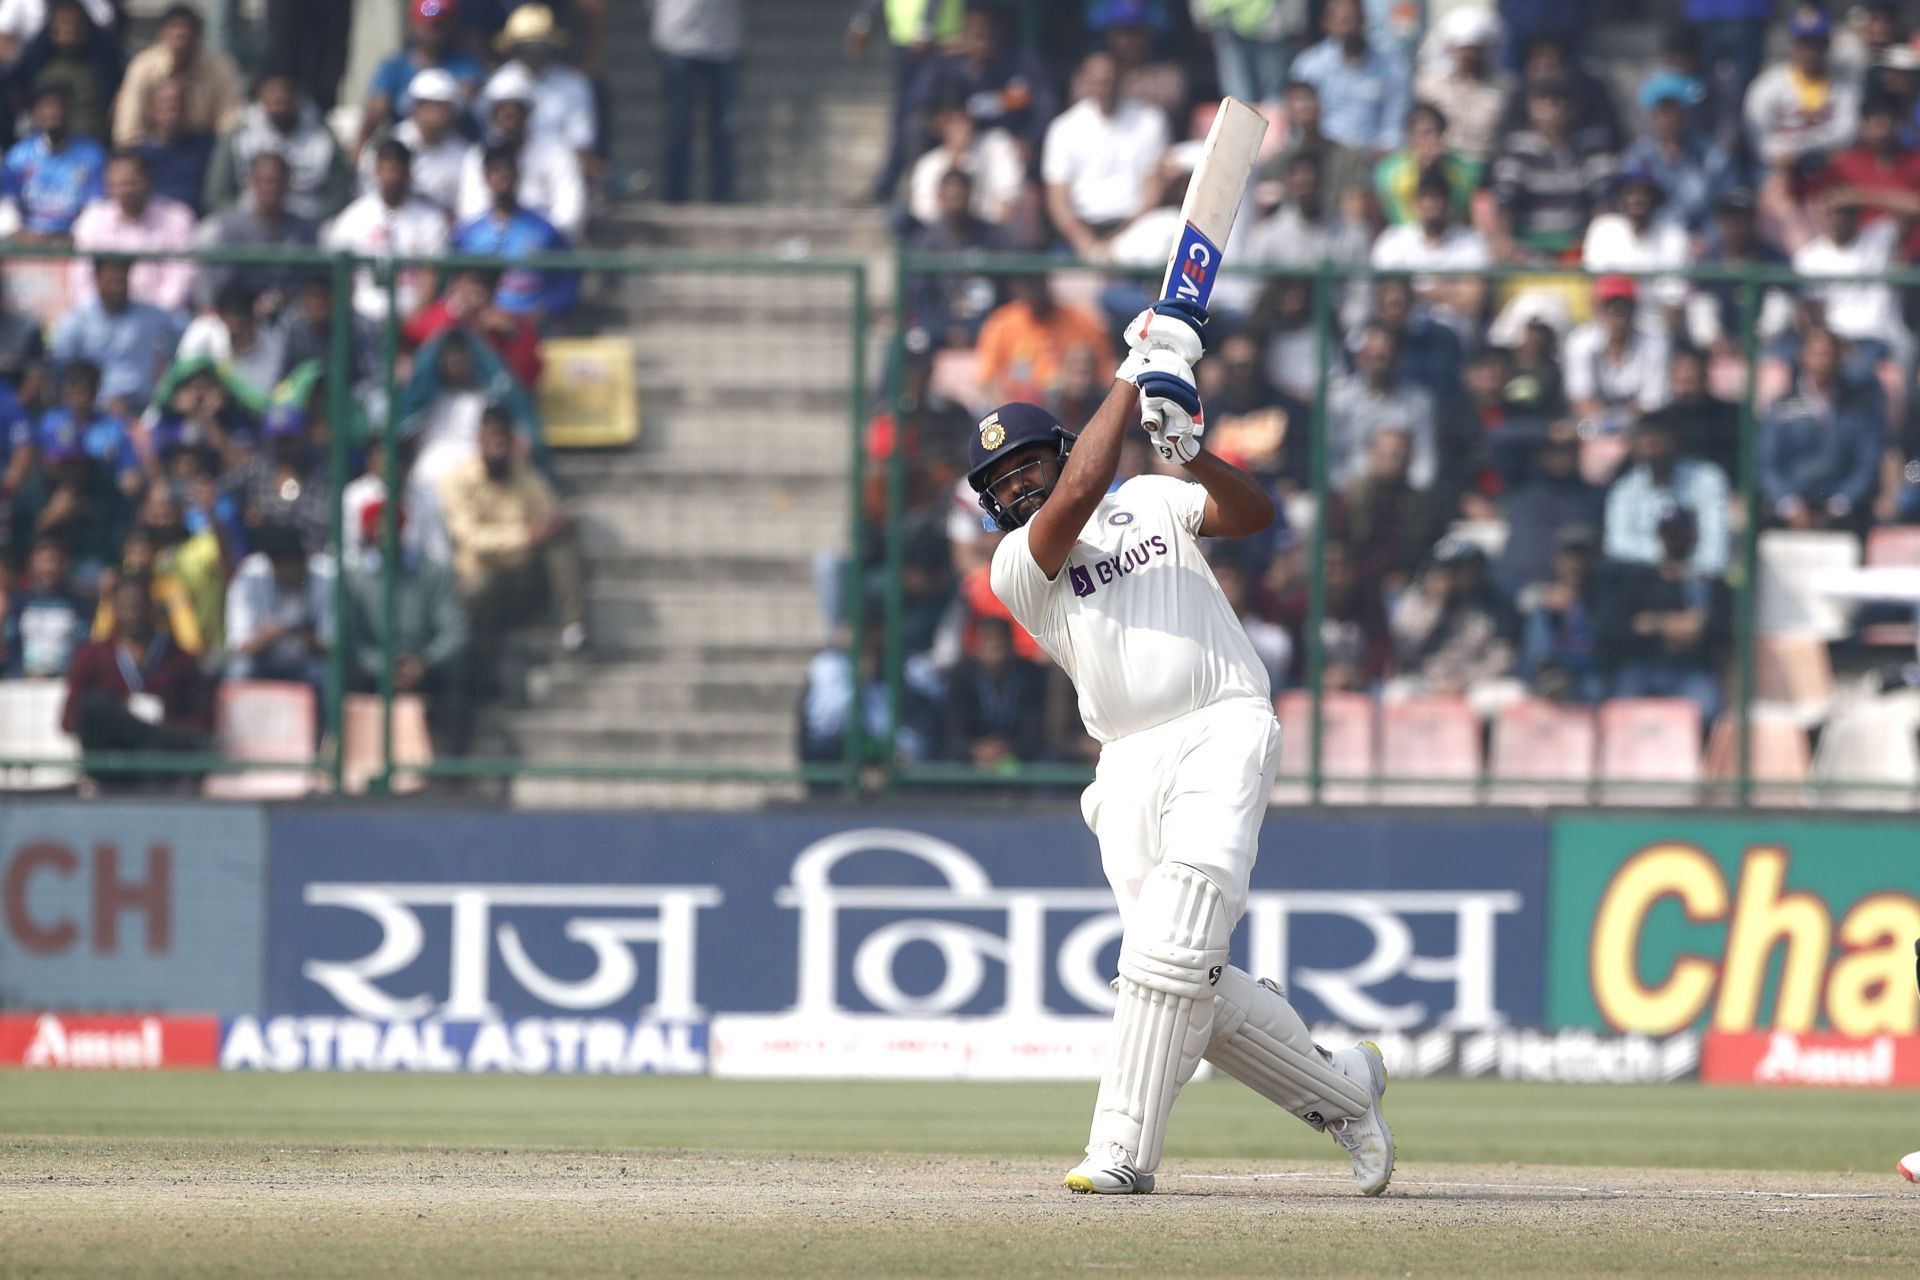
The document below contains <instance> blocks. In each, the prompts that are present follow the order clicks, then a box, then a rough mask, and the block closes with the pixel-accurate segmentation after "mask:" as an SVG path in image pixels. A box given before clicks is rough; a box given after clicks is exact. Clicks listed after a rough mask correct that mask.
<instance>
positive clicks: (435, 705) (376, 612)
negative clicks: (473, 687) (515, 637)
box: [340, 450, 473, 755]
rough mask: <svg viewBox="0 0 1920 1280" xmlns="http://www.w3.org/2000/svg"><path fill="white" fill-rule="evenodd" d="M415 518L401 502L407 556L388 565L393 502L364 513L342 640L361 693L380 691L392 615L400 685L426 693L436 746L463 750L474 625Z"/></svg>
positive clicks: (350, 567) (351, 681)
mask: <svg viewBox="0 0 1920 1280" xmlns="http://www.w3.org/2000/svg"><path fill="white" fill-rule="evenodd" d="M373 452H376V453H377V452H380V451H379V450H374V451H373ZM411 518H412V512H411V511H410V510H409V509H408V506H407V504H406V503H405V502H403V503H401V505H400V508H399V510H398V511H396V512H395V513H394V519H395V522H396V523H397V524H398V526H399V530H400V534H401V537H400V555H399V557H398V558H397V563H387V562H386V561H385V558H384V557H383V556H382V554H381V542H382V538H383V536H384V535H383V532H382V531H383V530H384V528H385V520H386V501H385V500H384V499H383V500H381V501H378V502H372V503H369V504H368V505H367V506H366V507H365V508H364V509H363V510H362V511H361V513H360V528H359V536H360V545H361V547H362V548H363V549H362V551H361V553H360V555H359V557H358V558H356V559H354V560H352V561H349V562H348V564H347V575H346V586H347V615H346V618H345V620H344V625H343V626H342V627H341V628H340V631H341V635H340V642H341V644H343V645H344V646H346V651H347V687H348V688H349V689H350V690H352V691H353V692H355V693H374V692H377V691H378V690H379V689H380V685H381V680H382V675H383V673H384V672H385V670H386V666H387V627H388V619H389V618H391V620H392V622H391V625H392V628H393V635H392V648H393V654H394V664H393V687H394V690H395V691H396V692H398V693H410V694H416V695H418V696H420V697H421V698H422V699H423V700H424V701H425V703H426V712H427V728H428V730H429V732H430V733H431V734H432V736H433V740H434V745H435V747H436V748H437V749H438V750H440V751H442V752H445V753H448V754H451V755H460V754H462V753H463V752H464V751H465V750H466V747H467V738H468V732H469V729H470V727H471V716H470V706H469V703H468V698H467V690H468V684H467V649H468V646H469V644H470V643H471V641H472V636H473V633H472V632H471V631H470V630H469V629H468V627H467V615H466V610H465V609H463V608H462V607H461V605H460V589H459V586H458V584H457V583H456V582H455V580H454V576H453V572H452V570H451V569H449V568H448V567H447V566H446V565H444V564H441V563H439V562H437V561H434V560H431V559H428V558H426V557H424V556H421V555H419V554H417V553H416V552H415V551H414V550H413V548H412V546H411V545H410V544H409V542H408V540H407V537H406V528H407V522H408V521H409V520H410V519H411ZM389 584H391V586H389ZM389 591H391V593H392V595H391V598H392V601H393V609H392V612H391V613H389V612H388V609H387V601H388V599H389V594H388V593H389Z"/></svg>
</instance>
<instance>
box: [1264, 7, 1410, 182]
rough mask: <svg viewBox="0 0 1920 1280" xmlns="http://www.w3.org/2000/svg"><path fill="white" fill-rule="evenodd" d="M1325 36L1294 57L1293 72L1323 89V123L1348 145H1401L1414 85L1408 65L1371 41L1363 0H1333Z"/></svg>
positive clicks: (1374, 148) (1379, 148)
mask: <svg viewBox="0 0 1920 1280" xmlns="http://www.w3.org/2000/svg"><path fill="white" fill-rule="evenodd" d="M1321 27H1322V29H1323V30H1325V31H1326V33H1327V38H1326V39H1324V40H1322V41H1321V42H1320V43H1319V44H1316V45H1314V46H1313V47H1312V48H1310V49H1308V50H1306V51H1305V52H1304V53H1302V54H1301V55H1300V56H1299V57H1297V58H1295V59H1294V60H1293V78H1294V79H1295V80H1304V81H1306V82H1307V83H1308V84H1310V85H1312V86H1313V87H1314V88H1315V89H1317V90H1318V91H1319V93H1320V129H1321V132H1323V133H1325V134H1326V135H1327V136H1328V137H1329V138H1332V139H1333V140H1334V141H1335V142H1337V143H1339V144H1340V145H1342V146H1346V147H1357V148H1359V149H1360V150H1363V151H1371V152H1375V153H1377V154H1384V153H1385V152H1388V151H1392V150H1394V149H1395V148H1396V147H1398V146H1399V145H1400V142H1401V138H1402V133H1403V129H1404V122H1405V120H1406V116H1407V108H1408V107H1410V106H1411V105H1412V88H1411V86H1410V84H1409V82H1408V73H1407V68H1406V67H1405V66H1403V65H1402V64H1401V63H1399V62H1397V61H1395V60H1394V59H1393V58H1390V57H1388V56H1387V55H1386V54H1384V53H1382V52H1380V51H1379V50H1378V49H1375V48H1373V47H1372V46H1371V45H1369V44H1368V43H1367V26H1366V22H1365V20H1364V18H1363V15H1362V14H1361V12H1360V0H1330V3H1329V4H1328V5H1327V10H1326V14H1325V15H1324V17H1323V18H1322V20H1321Z"/></svg>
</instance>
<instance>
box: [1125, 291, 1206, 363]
mask: <svg viewBox="0 0 1920 1280" xmlns="http://www.w3.org/2000/svg"><path fill="white" fill-rule="evenodd" d="M1206 324H1207V310H1206V308H1205V307H1202V306H1200V305H1198V304H1197V303H1192V302H1156V303H1154V304H1153V305H1152V306H1150V307H1148V308H1147V309H1146V310H1145V311H1142V312H1141V313H1140V314H1139V315H1137V316H1135V317H1134V318H1133V319H1132V320H1130V321H1128V322H1127V349H1128V350H1129V351H1171V352H1173V353H1174V354H1175V355H1177V356H1179V357H1180V358H1181V359H1182V360H1185V361H1186V362H1187V363H1188V364H1190V365H1191V364H1198V363H1199V362H1200V357H1201V356H1203V355H1205V354H1206V352H1207V340H1206V335H1205V333H1203V332H1202V331H1203V330H1204V329H1205V328H1206Z"/></svg>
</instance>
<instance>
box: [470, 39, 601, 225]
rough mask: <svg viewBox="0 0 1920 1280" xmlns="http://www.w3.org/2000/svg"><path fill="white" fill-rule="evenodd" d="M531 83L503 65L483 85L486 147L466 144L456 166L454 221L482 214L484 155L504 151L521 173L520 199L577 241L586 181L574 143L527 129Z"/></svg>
mask: <svg viewBox="0 0 1920 1280" xmlns="http://www.w3.org/2000/svg"><path fill="white" fill-rule="evenodd" d="M532 117H533V82H532V81H531V80H530V79H529V78H528V77H527V75H526V73H525V72H524V71H523V70H521V69H519V68H515V67H502V68H501V69H500V71H499V73H498V74H497V75H495V76H494V78H493V79H492V80H491V81H489V82H488V84H487V145H486V146H477V147H469V148H468V149H467V154H466V158H465V160H463V161H462V162H461V167H460V203H459V207H458V208H457V209H456V210H455V211H454V222H455V224H456V225H458V224H461V223H465V222H469V221H471V220H473V219H475V218H478V217H481V216H483V215H484V214H485V213H486V212H487V210H488V209H489V208H491V207H492V205H493V195H492V193H491V192H490V191H489V189H488V187H487V174H486V163H485V162H486V157H487V154H488V152H489V151H490V150H493V149H504V150H505V151H507V152H508V153H509V154H510V155H511V156H512V159H513V161H514V164H515V166H516V167H517V169H518V170H519V173H520V189H519V198H520V203H521V204H522V205H523V206H525V207H526V208H528V209H531V210H532V211H533V212H535V213H537V214H539V215H540V216H541V217H543V218H545V219H546V220H547V221H548V222H551V223H552V224H553V225H554V226H555V227H557V228H559V230H560V233H561V234H562V235H564V236H566V237H567V238H568V239H570V240H577V239H579V238H580V235H581V233H582V232H583V231H585V229H586V225H587V182H586V177H585V174H584V172H583V171H582V169H581V167H580V157H579V155H578V153H576V152H575V151H574V150H573V148H572V147H569V146H567V145H565V144H564V143H560V142H555V141H554V140H553V139H551V138H541V137H535V136H534V135H533V134H532V133H531V131H530V130H529V127H528V125H529V121H530V120H531V119H532Z"/></svg>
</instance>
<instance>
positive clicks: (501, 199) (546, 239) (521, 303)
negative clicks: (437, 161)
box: [421, 145, 580, 324]
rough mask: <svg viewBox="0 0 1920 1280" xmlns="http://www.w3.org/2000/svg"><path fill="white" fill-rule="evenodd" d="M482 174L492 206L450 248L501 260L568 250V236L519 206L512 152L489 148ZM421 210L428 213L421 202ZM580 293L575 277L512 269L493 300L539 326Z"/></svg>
mask: <svg viewBox="0 0 1920 1280" xmlns="http://www.w3.org/2000/svg"><path fill="white" fill-rule="evenodd" d="M485 171H486V178H487V190H488V192H489V194H490V195H491V196H492V204H491V205H490V206H489V208H488V209H487V211H486V212H485V213H483V214H481V215H480V216H479V217H477V218H474V219H473V220H471V221H470V222H468V223H466V224H465V225H464V226H462V227H461V228H460V229H459V230H458V231H456V232H455V233H454V236H453V244H454V247H455V248H456V249H458V250H459V251H460V252H461V253H471V254H481V255H486V256H488V257H500V258H525V257H530V256H533V255H536V254H545V253H564V252H565V251H566V250H567V248H568V247H569V246H568V244H567V238H566V236H564V235H562V234H561V232H560V230H559V229H558V228H557V227H555V226H554V225H553V224H552V223H551V222H548V221H547V220H546V219H545V218H543V217H541V216H540V215H539V214H537V213H535V212H534V211H533V210H531V209H528V208H525V207H523V206H522V205H521V204H520V196H519V189H520V166H519V161H518V160H516V159H515V158H514V154H513V152H512V151H510V150H508V149H507V148H506V147H503V146H497V145H496V146H492V147H488V148H487V157H486V165H485ZM421 207H422V208H423V209H431V208H432V206H431V205H427V204H425V203H424V202H422V203H421ZM579 292H580V277H579V276H578V275H577V274H575V273H574V272H571V271H534V270H530V269H527V268H523V267H514V268H512V269H510V270H508V271H507V272H506V273H505V274H504V275H502V276H501V277H500V288H499V291H498V292H496V293H495V294H494V296H493V300H494V305H495V306H497V307H499V308H500V309H501V310H502V311H505V312H507V313H508V314H509V315H518V316H525V317H527V318H528V319H529V320H532V321H533V322H534V323H536V324H539V323H542V322H544V321H545V320H546V319H547V318H548V317H549V316H555V315H558V314H560V313H561V312H563V311H565V310H566V309H567V308H568V307H571V306H572V305H573V302H574V298H575V297H576V296H578V294H579Z"/></svg>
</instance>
